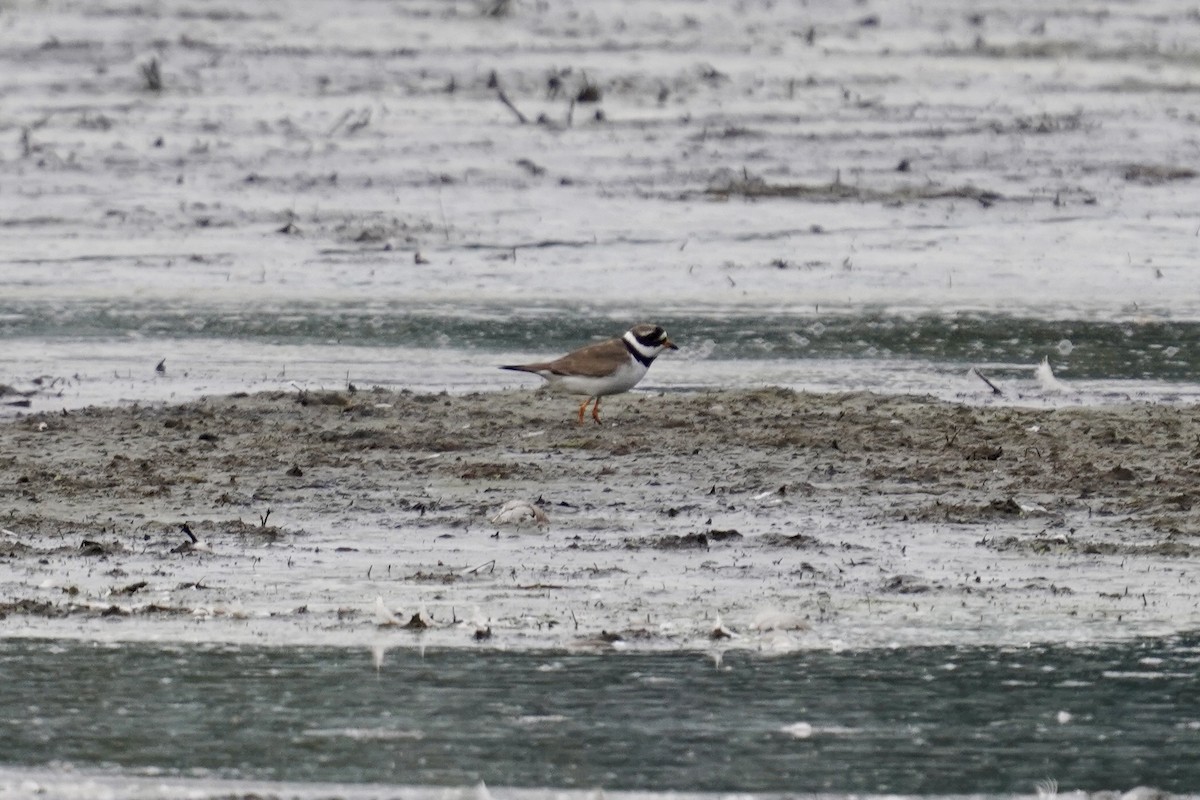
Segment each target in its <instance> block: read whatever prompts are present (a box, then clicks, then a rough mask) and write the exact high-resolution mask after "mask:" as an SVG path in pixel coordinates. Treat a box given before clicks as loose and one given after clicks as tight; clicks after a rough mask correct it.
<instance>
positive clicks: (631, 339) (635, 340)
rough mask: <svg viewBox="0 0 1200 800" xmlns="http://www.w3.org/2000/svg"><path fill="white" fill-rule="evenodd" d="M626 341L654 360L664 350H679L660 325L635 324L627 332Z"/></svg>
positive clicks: (644, 355) (647, 357)
mask: <svg viewBox="0 0 1200 800" xmlns="http://www.w3.org/2000/svg"><path fill="white" fill-rule="evenodd" d="M624 338H625V341H626V342H628V343H629V346H630V347H632V348H634V349H636V350H637V351H638V352H639V353H641V354H642V356H643V357H644V358H646V359H647V360H653V359H654V358H655V357H656V356H657V355H658V354H659V353H661V352H662V351H663V350H678V349H679V348H678V347H676V346H675V343H674V342H672V341H671V340H670V339H668V338H667V332H666V331H664V330H663V329H662V327H661V326H659V325H646V324H644V323H643V324H641V325H634V326H633V327H632V328H630V329H629V330H628V331H626V332H625V336H624Z"/></svg>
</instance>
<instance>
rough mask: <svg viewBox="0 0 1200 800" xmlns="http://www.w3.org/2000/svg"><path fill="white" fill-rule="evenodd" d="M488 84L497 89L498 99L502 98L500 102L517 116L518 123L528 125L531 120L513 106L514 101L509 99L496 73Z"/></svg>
mask: <svg viewBox="0 0 1200 800" xmlns="http://www.w3.org/2000/svg"><path fill="white" fill-rule="evenodd" d="M488 82H489V83H491V84H493V85H494V86H495V87H496V97H498V98H500V102H501V103H504V105H506V106H508V110H509V111H511V112H513V113H514V114H516V115H517V121H518V122H520V123H521V124H522V125H528V124H529V119H528V118H527V117H526V116H525V115H524V114H522V113H521V109H519V108H517V107H516V106H514V105H513V102H512V100H509V99H508V95H506V94H505V93H504V87H502V86H501V85H500V79H499V78H497V77H496V73H494V72H493V73H492V76H491V80H489V81H488Z"/></svg>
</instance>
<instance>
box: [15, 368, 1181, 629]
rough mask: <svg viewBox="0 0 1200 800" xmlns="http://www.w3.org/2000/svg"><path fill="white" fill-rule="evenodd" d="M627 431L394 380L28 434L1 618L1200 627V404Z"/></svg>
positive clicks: (822, 414) (870, 402)
mask: <svg viewBox="0 0 1200 800" xmlns="http://www.w3.org/2000/svg"><path fill="white" fill-rule="evenodd" d="M605 411H606V420H605V424H604V425H603V426H596V425H594V424H590V423H589V424H588V425H585V426H580V425H577V424H575V421H574V406H573V405H572V403H571V402H570V400H568V399H564V398H561V397H554V396H549V395H545V394H541V393H530V392H512V393H508V392H504V393H487V394H472V395H466V396H452V395H445V394H414V393H410V392H399V393H394V392H389V391H383V390H369V391H345V392H323V393H315V392H301V393H297V392H289V393H284V392H273V393H264V394H256V395H232V396H224V397H211V398H205V399H202V400H200V401H197V402H189V403H184V404H181V405H154V406H142V405H135V406H129V407H120V408H103V409H101V408H88V409H84V410H81V411H77V412H71V413H67V414H58V415H29V416H24V417H21V418H19V419H17V420H14V421H10V422H8V423H5V424H3V425H0V453H3V454H4V455H3V456H2V457H0V487H3V506H2V508H0V583H2V592H3V597H4V601H3V603H2V604H0V615H3V619H2V620H0V630H2V631H3V632H4V633H5V634H8V635H42V634H46V635H65V636H85V637H98V638H116V639H203V640H215V641H266V642H282V641H287V642H296V641H310V642H332V643H345V644H355V643H363V644H364V645H370V646H375V647H384V648H386V647H391V646H403V645H408V644H439V645H461V646H498V647H558V646H565V647H574V646H585V647H612V646H617V647H621V646H637V647H652V648H677V647H686V648H709V647H750V648H755V649H763V650H769V651H786V650H790V649H794V648H798V647H838V646H880V645H889V644H893V643H947V642H980V643H984V642H986V643H996V642H1000V643H1007V642H1014V643H1017V642H1025V641H1030V640H1081V639H1101V638H1111V637H1121V636H1132V635H1140V634H1158V633H1164V632H1169V631H1176V630H1186V629H1190V628H1195V627H1196V626H1197V625H1198V624H1200V589H1198V588H1197V587H1196V586H1195V582H1194V581H1192V580H1189V578H1188V572H1189V571H1190V570H1191V561H1190V559H1191V557H1192V556H1194V555H1195V554H1196V553H1197V552H1198V551H1200V504H1198V503H1197V500H1198V499H1200V489H1198V488H1197V486H1200V480H1198V467H1197V463H1198V459H1200V411H1198V410H1197V409H1196V408H1194V407H1183V406H1170V405H1129V406H1116V407H1105V408H1064V409H1020V408H1003V407H991V408H979V407H968V406H961V405H954V404H948V403H942V402H938V401H931V400H927V399H923V398H917V397H907V396H900V397H883V396H878V395H873V394H867V393H848V394H807V393H796V392H792V391H788V390H777V389H762V390H746V391H712V392H698V393H681V394H666V395H656V394H648V393H635V394H631V395H627V396H625V397H622V398H616V399H614V400H612V401H610V403H607V404H606V405H605ZM184 524H186V525H187V526H188V528H189V530H191V531H192V533H193V536H194V539H195V541H193V538H192V537H189V536H188V534H187V533H185V532H184V530H183V529H182V526H183V525H184Z"/></svg>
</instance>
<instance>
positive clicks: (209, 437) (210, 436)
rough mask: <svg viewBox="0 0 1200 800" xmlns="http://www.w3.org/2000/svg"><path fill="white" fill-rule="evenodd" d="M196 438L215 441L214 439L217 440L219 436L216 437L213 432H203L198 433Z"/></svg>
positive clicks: (203, 440)
mask: <svg viewBox="0 0 1200 800" xmlns="http://www.w3.org/2000/svg"><path fill="white" fill-rule="evenodd" d="M196 438H197V439H199V440H200V441H202V442H215V441H218V440H219V438H220V437H218V436H217V435H216V434H215V433H208V432H205V433H202V434H200V435H199V436H197V437H196Z"/></svg>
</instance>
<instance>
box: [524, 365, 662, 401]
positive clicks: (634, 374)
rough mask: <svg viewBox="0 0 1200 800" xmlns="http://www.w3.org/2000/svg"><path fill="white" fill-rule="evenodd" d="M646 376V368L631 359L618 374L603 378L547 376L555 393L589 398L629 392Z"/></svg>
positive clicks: (545, 376) (544, 375)
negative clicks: (583, 395) (580, 395)
mask: <svg viewBox="0 0 1200 800" xmlns="http://www.w3.org/2000/svg"><path fill="white" fill-rule="evenodd" d="M645 375H646V367H644V366H643V365H642V364H641V363H639V362H637V361H634V360H633V359H632V358H631V359H629V360H628V361H627V362H626V363H625V364H624V365H622V366H621V368H620V369H618V370H617V371H616V372H614V373H613V374H611V375H608V376H606V377H603V378H585V377H583V376H580V375H546V374H543V375H542V377H544V378H545V379H546V380H548V381H550V387H551V388H552V389H554V390H555V391H559V392H566V393H568V394H586V395H588V396H589V397H604V396H605V395H610V394H620V393H621V392H628V391H629V390H630V389H632V388H633V387H634V386H637V384H638V381H640V380H641V379H642V378H643V377H645Z"/></svg>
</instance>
